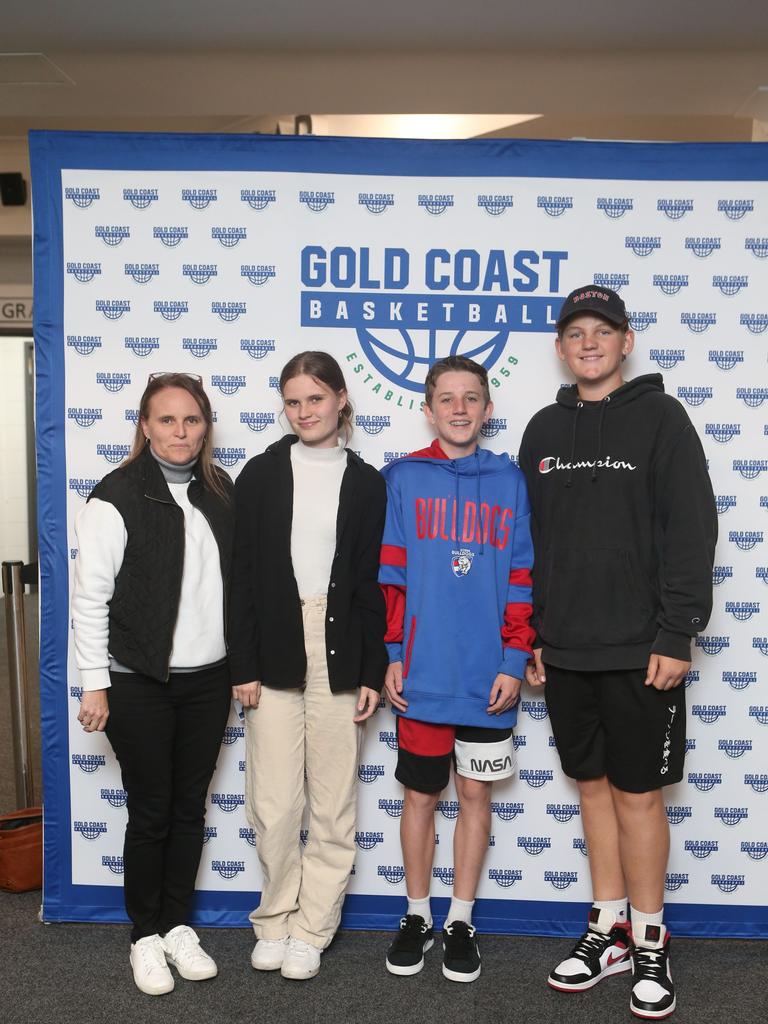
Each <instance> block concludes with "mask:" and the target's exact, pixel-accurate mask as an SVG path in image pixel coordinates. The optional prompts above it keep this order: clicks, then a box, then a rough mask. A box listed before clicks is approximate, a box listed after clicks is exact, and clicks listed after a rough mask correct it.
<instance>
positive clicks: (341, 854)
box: [245, 597, 363, 949]
mask: <svg viewBox="0 0 768 1024" xmlns="http://www.w3.org/2000/svg"><path fill="white" fill-rule="evenodd" d="M302 605H303V607H302V612H303V619H304V639H305V646H306V651H307V678H306V682H305V685H304V687H303V688H302V689H290V690H276V689H274V688H269V687H266V686H263V687H262V689H261V698H260V700H259V706H258V707H257V708H247V709H246V781H245V796H246V812H247V816H248V821H249V823H250V825H251V827H252V828H253V829H254V831H255V833H256V849H257V851H258V855H259V860H260V862H261V870H262V875H263V886H262V893H261V903H260V904H259V906H258V907H257V908H256V910H254V911H253V912H252V913H251V915H250V920H251V923H252V924H253V930H254V932H255V933H256V937H257V938H258V939H279V938H282V937H283V936H284V935H293V936H294V937H295V938H297V939H303V940H304V941H305V942H310V943H311V944H312V945H313V946H317V947H318V948H320V949H324V948H325V947H326V946H327V945H328V944H329V943H330V941H331V939H332V938H333V936H334V934H335V932H336V929H337V928H338V926H339V920H340V918H341V905H342V902H343V900H344V893H345V890H346V887H347V883H348V881H349V875H350V872H351V870H352V865H353V862H354V859H355V842H354V839H355V819H356V812H357V767H358V760H359V751H360V742H361V737H362V733H363V729H362V727H361V726H359V725H355V723H354V722H353V721H352V719H353V716H354V715H355V713H356V707H357V697H358V691H357V690H351V691H349V692H344V693H335V694H334V693H331V689H330V685H329V682H328V666H327V662H326V651H325V616H326V599H325V597H316V598H309V599H307V600H305V601H303V602H302ZM305 768H306V777H307V783H306V800H305V789H304V771H305ZM305 802H307V803H308V805H309V821H308V823H307V825H308V832H309V836H308V840H307V845H306V848H305V849H304V850H303V852H302V847H301V842H300V839H299V831H300V828H301V821H302V815H303V812H304V807H305Z"/></svg>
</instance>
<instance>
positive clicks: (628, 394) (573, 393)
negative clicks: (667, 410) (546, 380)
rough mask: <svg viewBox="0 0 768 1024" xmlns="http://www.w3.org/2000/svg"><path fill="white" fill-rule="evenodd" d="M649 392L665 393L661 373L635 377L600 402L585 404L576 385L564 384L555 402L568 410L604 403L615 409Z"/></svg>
mask: <svg viewBox="0 0 768 1024" xmlns="http://www.w3.org/2000/svg"><path fill="white" fill-rule="evenodd" d="M649 391H661V392H663V391H664V378H663V377H662V376H661V374H660V373H644V374H643V375H642V376H641V377H635V379H634V380H628V381H625V382H624V383H623V384H622V385H621V387H619V388H616V390H615V391H612V392H611V393H610V395H606V396H605V398H602V399H600V401H599V402H585V401H584V399H582V398H579V391H578V387H577V385H576V384H564V385H563V386H562V387H560V388H559V389H558V392H557V394H556V395H555V401H556V402H557V404H558V405H563V406H565V408H566V409H575V408H577V406H579V404H581V405H591V406H596V405H600V404H602V403H606V404H608V403H610V406H611V408H613V409H615V408H617V407H618V406H621V405H627V404H628V403H629V402H634V400H635V399H636V398H639V397H640V396H641V395H645V394H647V393H648V392H649Z"/></svg>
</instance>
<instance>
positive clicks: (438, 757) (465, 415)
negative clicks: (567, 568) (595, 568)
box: [379, 356, 533, 982]
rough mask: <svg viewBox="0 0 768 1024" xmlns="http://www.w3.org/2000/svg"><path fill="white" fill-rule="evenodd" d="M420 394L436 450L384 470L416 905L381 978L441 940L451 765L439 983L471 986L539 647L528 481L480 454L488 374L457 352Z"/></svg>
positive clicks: (409, 878)
mask: <svg viewBox="0 0 768 1024" xmlns="http://www.w3.org/2000/svg"><path fill="white" fill-rule="evenodd" d="M425 391H426V395H425V399H426V400H425V405H424V413H425V415H426V417H427V420H428V421H429V423H430V424H431V425H432V427H433V428H434V429H435V432H436V434H437V437H436V439H435V441H434V442H433V443H432V444H431V445H430V447H429V448H426V449H424V450H422V451H417V452H413V453H412V454H411V455H410V456H408V457H407V458H405V459H399V460H398V461H397V462H394V463H390V464H389V465H388V466H386V467H385V468H384V470H383V471H382V472H383V473H384V476H385V478H386V481H387V495H388V504H387V519H386V525H385V528H384V539H383V544H382V552H381V569H380V573H379V582H380V583H381V585H382V589H383V591H384V595H385V598H386V601H387V635H386V638H385V639H386V641H387V647H388V650H389V658H390V665H389V670H388V672H387V676H386V679H385V683H384V686H385V690H386V693H387V696H388V697H389V700H390V702H391V704H392V708H393V710H394V712H395V714H396V715H397V736H398V761H397V771H396V773H395V775H396V778H397V779H398V780H399V781H400V782H402V784H403V786H404V787H405V798H404V803H403V815H402V819H401V825H400V840H401V844H402V849H403V863H404V866H405V881H406V891H407V896H408V909H407V911H406V915H405V917H403V918H402V920H401V922H400V931H399V933H398V935H397V937H396V938H395V940H394V942H393V943H392V945H391V946H390V948H389V951H388V953H387V969H388V970H389V971H390V972H391V973H392V974H399V975H412V974H417V973H418V972H419V971H420V970H421V969H422V967H423V966H424V953H425V952H426V951H427V950H428V949H430V947H431V946H432V944H433V941H434V940H433V926H432V914H431V911H430V902H429V883H430V878H431V874H432V861H433V857H434V849H435V824H434V817H435V809H436V805H437V801H438V799H439V797H440V794H441V792H442V791H443V789H444V788H445V787H446V785H447V784H448V781H449V778H450V769H451V763H452V762H453V764H454V766H455V778H454V781H455V785H456V792H457V796H458V800H459V814H458V818H457V819H456V829H455V833H454V888H453V897H452V900H451V906H450V909H449V911H448V915H447V918H446V923H445V927H444V929H443V974H444V975H445V977H446V978H449V979H450V980H451V981H460V982H470V981H474V980H475V978H477V977H478V976H479V974H480V969H481V967H480V953H479V949H478V945H477V939H476V935H475V928H474V927H473V925H472V906H473V903H474V899H475V892H476V890H477V885H478V882H479V879H480V872H481V870H482V865H483V860H484V857H485V852H486V850H487V848H488V836H489V832H490V818H491V811H490V802H491V786H492V784H493V782H494V781H496V780H497V779H504V778H509V777H510V776H511V775H512V774H513V773H514V762H515V751H514V744H513V739H512V728H513V726H514V724H515V720H516V717H517V711H516V705H517V700H518V694H519V691H520V682H521V679H522V677H523V675H524V673H525V665H526V662H527V660H528V658H529V657H530V650H531V642H532V639H533V632H532V630H531V629H530V627H529V619H530V615H531V563H532V546H531V537H530V530H529V521H528V520H529V508H528V497H527V493H526V488H525V481H524V479H523V476H522V474H521V473H520V471H519V470H518V469H517V467H516V466H515V465H514V464H513V463H512V462H511V460H510V459H509V457H508V456H507V455H494V454H493V453H492V452H488V451H484V450H483V449H480V448H479V447H478V438H479V436H480V431H481V428H482V426H483V424H484V423H485V422H486V421H487V420H488V418H489V417H490V416H491V414H492V412H493V403H492V402H491V400H490V394H489V390H488V375H487V373H486V371H485V369H484V368H483V367H482V366H480V365H479V364H478V363H475V362H474V361H473V360H471V359H467V358H465V357H463V356H450V357H448V358H446V359H441V360H439V361H438V362H436V363H435V364H434V365H433V366H432V367H431V368H430V370H429V373H428V375H427V380H426V385H425Z"/></svg>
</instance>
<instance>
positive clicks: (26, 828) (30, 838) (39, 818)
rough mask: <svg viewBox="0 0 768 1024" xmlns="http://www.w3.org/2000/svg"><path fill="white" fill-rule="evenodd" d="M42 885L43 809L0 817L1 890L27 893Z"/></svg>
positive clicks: (27, 808) (14, 812)
mask: <svg viewBox="0 0 768 1024" xmlns="http://www.w3.org/2000/svg"><path fill="white" fill-rule="evenodd" d="M42 884H43V810H42V808H41V807H26V808H24V809H23V810H21V811H13V812H12V813H11V814H0V889H7V890H8V892H28V891H29V890H30V889H39V888H41V886H42Z"/></svg>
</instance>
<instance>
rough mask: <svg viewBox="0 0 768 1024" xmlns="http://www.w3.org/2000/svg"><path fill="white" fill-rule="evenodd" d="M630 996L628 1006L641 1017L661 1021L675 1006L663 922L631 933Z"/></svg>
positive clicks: (667, 943)
mask: <svg viewBox="0 0 768 1024" xmlns="http://www.w3.org/2000/svg"><path fill="white" fill-rule="evenodd" d="M633 940H634V943H636V944H633V946H632V998H631V999H630V1001H629V1008H630V1010H631V1011H632V1013H634V1015H635V1016H636V1017H642V1019H643V1020H663V1019H664V1018H665V1017H669V1015H670V1014H671V1013H673V1012H674V1009H675V986H674V985H673V984H672V974H671V973H670V970H669V933H668V932H667V929H666V928H665V927H664V925H663V924H662V925H650V924H647V925H646V926H645V934H644V935H643V936H642V937H640V936H633Z"/></svg>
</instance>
